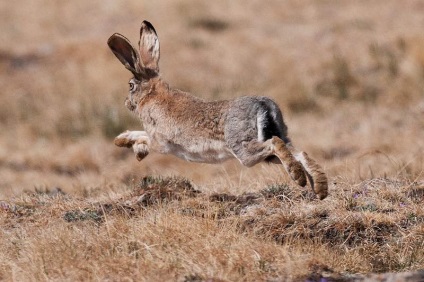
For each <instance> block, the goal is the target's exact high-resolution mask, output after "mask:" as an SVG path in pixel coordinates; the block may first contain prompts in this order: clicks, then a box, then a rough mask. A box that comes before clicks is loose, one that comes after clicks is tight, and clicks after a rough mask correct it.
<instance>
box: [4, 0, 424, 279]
mask: <svg viewBox="0 0 424 282" xmlns="http://www.w3.org/2000/svg"><path fill="white" fill-rule="evenodd" d="M143 19H148V20H149V21H151V22H152V23H153V24H154V25H155V27H156V29H157V31H158V33H159V38H160V40H161V54H162V55H161V62H160V66H161V70H162V74H163V77H164V78H165V79H166V80H167V81H168V82H169V83H170V84H171V85H172V86H175V87H177V88H181V89H184V90H188V91H191V92H193V93H195V94H196V95H198V96H200V97H203V98H205V99H210V100H212V99H225V98H231V97H237V96H241V95H254V94H261V95H267V96H270V97H272V98H274V99H275V100H276V101H277V102H278V103H279V104H280V105H281V107H282V109H283V110H284V113H285V118H286V121H287V124H288V126H289V132H290V136H291V137H292V140H293V142H294V144H295V145H296V146H297V147H299V148H301V149H303V150H305V151H307V152H308V153H309V154H310V155H311V156H313V157H314V158H315V159H317V160H318V161H319V162H320V163H321V164H322V166H323V167H324V169H325V171H326V172H327V174H328V176H329V180H330V183H331V184H330V196H329V197H328V198H327V199H325V200H324V201H318V200H316V199H314V197H313V195H312V194H311V192H310V191H309V190H307V189H306V190H305V189H301V188H299V187H296V186H295V185H294V184H293V183H292V182H291V181H290V180H289V178H288V177H287V176H286V175H285V174H284V172H283V169H282V168H281V167H279V166H272V165H258V166H257V167H255V168H252V169H247V168H243V167H241V165H240V164H238V163H237V162H236V161H230V162H227V163H225V164H223V165H206V164H193V163H186V162H183V161H181V160H178V159H176V158H174V157H170V156H162V155H157V154H151V155H149V156H148V157H147V158H146V159H145V160H143V161H142V162H140V163H139V162H137V161H136V160H135V157H134V156H133V155H132V153H131V152H130V151H128V150H123V149H120V148H116V147H114V146H113V142H112V140H113V137H114V136H115V135H117V134H118V133H120V132H121V131H123V130H125V129H137V128H140V126H141V125H140V124H139V123H138V121H137V120H136V119H135V118H134V117H133V116H131V115H130V114H129V113H128V112H127V110H126V108H125V107H124V105H123V101H124V97H125V95H126V91H127V80H128V78H129V77H130V74H129V73H128V72H127V71H126V70H125V69H124V68H123V67H122V66H121V65H120V64H119V62H118V61H117V60H116V58H115V57H114V56H113V54H112V53H111V52H110V51H109V50H108V49H107V46H106V40H107V38H108V37H109V36H110V35H111V34H112V33H114V32H120V33H123V34H124V35H126V36H127V37H129V38H130V39H132V41H133V42H136V41H137V40H138V38H137V35H138V27H139V24H140V23H141V21H142V20H143ZM0 27H1V30H2V32H1V33H0V42H2V43H1V45H0V101H1V103H0V126H1V129H2V134H1V135H0V226H1V228H0V280H5V281H14V280H15V281H33V280H35V281H39V280H41V281H45V280H57V281H64V280H69V281H75V280H112V281H115V280H126V281H127V280H137V281H140V280H141V281H155V280H177V281H202V280H207V279H209V278H210V279H214V280H218V279H222V280H224V281H240V280H243V281H244V280H246V281H258V280H269V281H304V280H308V279H309V280H310V281H318V280H319V279H321V278H322V277H325V279H327V281H328V280H331V279H332V280H340V281H349V280H354V279H357V280H358V279H365V278H363V277H366V276H367V275H365V273H383V272H408V271H418V270H422V269H424V211H423V209H424V208H423V205H422V203H423V200H424V176H423V169H424V154H423V150H424V33H423V30H424V3H423V2H422V1H420V0H405V1H395V0H375V1H349V0H321V1H318V0H315V1H312V0H310V1H307V0H305V1H303V0H302V1H298V0H287V1H274V0H271V1H267V3H266V5H265V4H264V3H263V1H256V0H255V1H254V0H249V1H239V2H237V1H231V2H229V1H223V0H218V1H213V2H203V1H194V0H177V1H169V0H158V1H150V2H147V1H135V0H134V1H119V2H118V1H72V2H69V3H59V2H57V1H47V0H46V1H42V0H38V1H32V2H30V3H27V2H25V3H23V2H22V1H19V0H18V1H3V2H1V3H0ZM173 176H178V177H173ZM421 274H422V273H421ZM418 275H420V274H417V276H416V278H414V279H419V278H417V277H418ZM369 277H371V278H369V279H371V280H372V279H374V280H378V279H380V280H381V279H383V278H378V277H377V276H369Z"/></svg>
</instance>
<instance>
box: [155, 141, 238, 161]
mask: <svg viewBox="0 0 424 282" xmlns="http://www.w3.org/2000/svg"><path fill="white" fill-rule="evenodd" d="M161 145H162V146H161V150H160V151H161V152H162V153H166V154H173V155H175V156H177V157H179V158H181V159H184V160H187V161H190V162H201V163H221V162H223V161H226V160H228V159H231V158H234V155H233V154H232V153H231V151H230V150H229V149H228V147H227V146H226V145H225V142H223V141H218V140H212V139H206V140H205V139H202V140H198V142H193V144H191V145H188V146H186V145H185V146H183V145H179V144H175V143H172V141H168V142H166V143H165V144H161Z"/></svg>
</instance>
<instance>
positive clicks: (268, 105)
mask: <svg viewBox="0 0 424 282" xmlns="http://www.w3.org/2000/svg"><path fill="white" fill-rule="evenodd" d="M224 136H225V141H226V144H227V146H228V147H229V148H230V149H231V150H232V151H233V153H234V154H235V155H236V156H237V157H239V158H240V157H241V158H243V155H245V154H251V153H254V152H251V150H252V149H253V150H254V147H256V146H253V147H252V146H251V145H252V144H255V143H258V144H259V143H263V142H264V141H266V140H268V139H271V138H272V137H273V136H277V137H279V138H281V139H282V140H283V141H284V142H285V143H286V144H290V139H289V138H288V137H287V126H286V125H285V123H284V121H283V115H282V113H281V111H280V109H279V107H278V106H277V104H276V103H275V102H274V101H273V100H271V99H270V98H268V97H240V98H237V99H235V100H233V101H231V102H230V108H229V111H228V114H227V117H226V121H225V128H224ZM259 137H262V140H259ZM258 149H259V148H258ZM266 160H267V161H271V160H272V156H271V157H270V158H267V159H266Z"/></svg>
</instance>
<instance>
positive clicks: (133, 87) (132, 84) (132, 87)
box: [129, 82, 135, 91]
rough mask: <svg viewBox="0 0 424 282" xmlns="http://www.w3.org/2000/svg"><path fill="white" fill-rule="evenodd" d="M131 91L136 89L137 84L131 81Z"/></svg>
mask: <svg viewBox="0 0 424 282" xmlns="http://www.w3.org/2000/svg"><path fill="white" fill-rule="evenodd" d="M129 84H130V91H134V89H135V84H134V83H133V82H130V83H129Z"/></svg>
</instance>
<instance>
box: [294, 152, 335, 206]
mask: <svg viewBox="0 0 424 282" xmlns="http://www.w3.org/2000/svg"><path fill="white" fill-rule="evenodd" d="M295 157H296V159H297V160H298V161H300V162H301V163H302V165H303V167H304V168H305V171H306V175H307V176H308V179H309V182H310V184H311V187H312V190H313V191H314V192H315V194H316V195H317V196H318V198H319V199H320V200H323V199H325V198H326V197H327V195H328V180H327V176H326V175H325V173H324V172H323V170H322V168H321V166H320V165H319V164H318V163H317V162H316V161H314V160H313V159H311V158H310V157H309V156H308V154H306V153H305V152H300V153H298V154H295Z"/></svg>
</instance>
